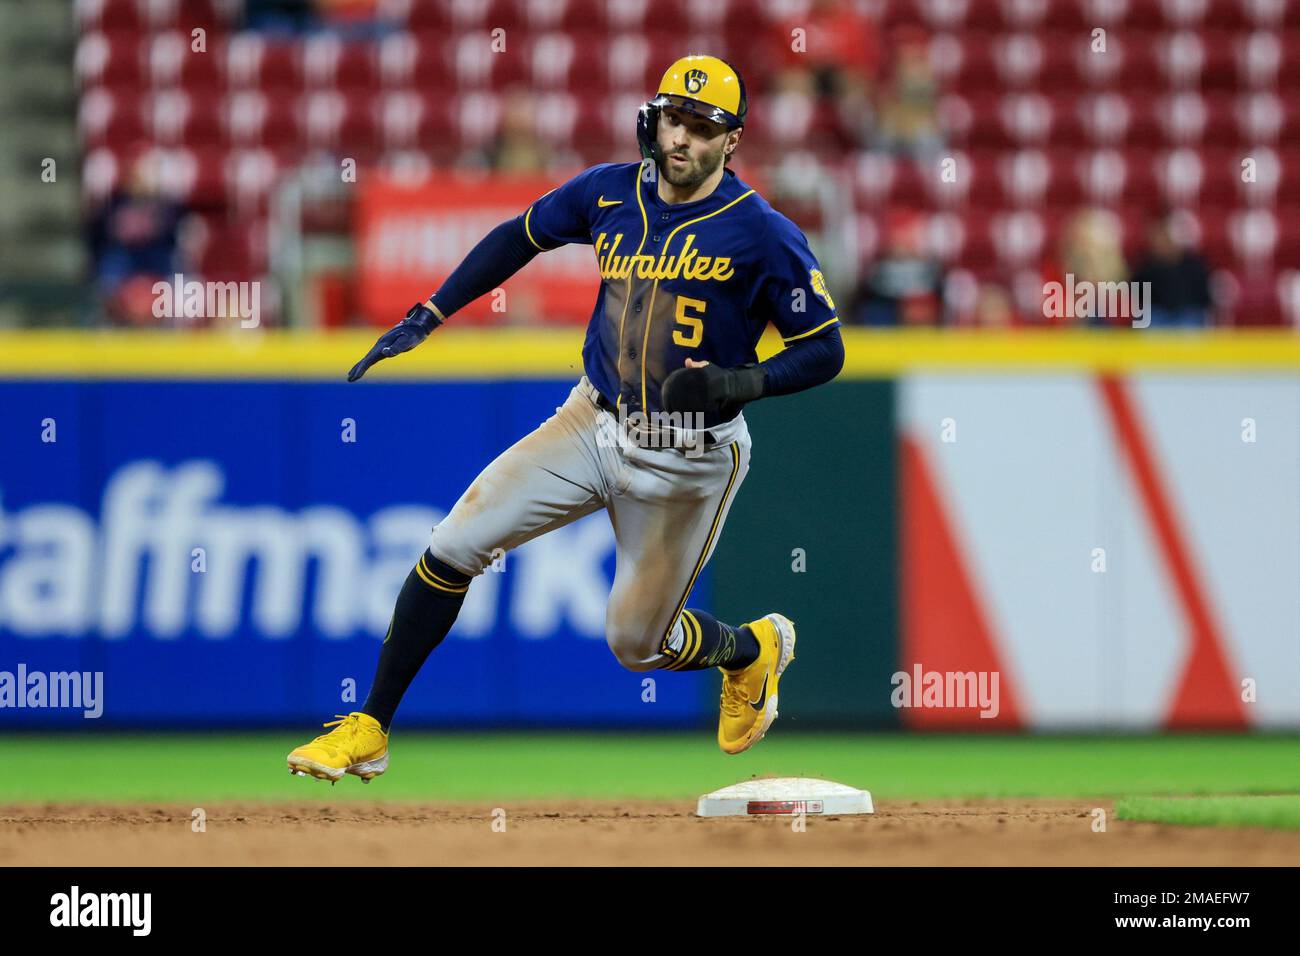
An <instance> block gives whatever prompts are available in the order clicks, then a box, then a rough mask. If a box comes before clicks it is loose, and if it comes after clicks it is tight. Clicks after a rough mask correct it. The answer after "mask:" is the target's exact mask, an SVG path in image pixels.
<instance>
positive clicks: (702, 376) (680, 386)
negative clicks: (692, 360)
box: [661, 362, 764, 414]
mask: <svg viewBox="0 0 1300 956" xmlns="http://www.w3.org/2000/svg"><path fill="white" fill-rule="evenodd" d="M763 381H764V374H763V370H762V369H761V368H759V367H758V366H756V365H755V366H750V367H748V368H720V367H719V366H717V365H714V364H713V363H712V362H710V363H709V364H708V365H703V366H700V367H699V368H679V369H677V370H676V371H675V372H673V373H672V374H671V375H669V376H668V377H667V378H666V379H664V385H663V389H662V390H661V395H662V404H663V407H664V411H666V412H704V413H706V414H707V413H710V412H725V411H727V410H728V409H729V408H730V407H731V406H733V405H736V404H743V403H745V402H751V401H753V400H754V399H756V398H760V397H762V394H763Z"/></svg>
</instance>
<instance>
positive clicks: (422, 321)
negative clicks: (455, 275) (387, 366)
mask: <svg viewBox="0 0 1300 956" xmlns="http://www.w3.org/2000/svg"><path fill="white" fill-rule="evenodd" d="M440 325H442V319H440V318H438V315H437V314H436V313H435V312H434V311H433V309H431V308H429V306H428V305H426V304H421V303H419V302H417V303H416V304H415V305H413V306H411V308H410V309H409V310H408V311H407V313H406V318H404V319H402V321H401V322H398V323H397V324H396V325H395V326H393V327H392V328H391V329H389V330H388V331H387V332H385V333H384V334H383V335H381V336H380V337H379V341H378V342H376V343H375V344H374V345H373V346H371V348H370V351H369V352H367V353H366V355H365V358H363V359H362V360H361V361H360V362H358V363H357V364H356V365H354V366H352V371H350V372H348V381H349V382H355V381H356V380H357V379H359V378H360V377H361V376H362V375H365V374H366V370H367V369H368V368H370V366H372V365H374V364H375V363H376V362H378V361H380V360H382V359H386V358H392V357H393V356H394V355H401V354H402V353H403V352H409V351H411V349H413V348H415V347H416V346H417V345H419V344H420V343H421V342H423V341H424V340H425V339H427V338H428V337H429V333H430V332H432V331H433V330H434V329H436V328H437V327H438V326H440Z"/></svg>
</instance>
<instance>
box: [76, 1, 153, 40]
mask: <svg viewBox="0 0 1300 956" xmlns="http://www.w3.org/2000/svg"><path fill="white" fill-rule="evenodd" d="M76 18H77V28H78V29H79V30H80V31H81V32H82V33H83V34H84V33H89V32H90V31H92V30H122V31H127V32H135V33H137V34H138V32H139V30H140V29H141V27H142V23H141V19H140V12H139V7H138V5H137V3H136V0H77V2H76Z"/></svg>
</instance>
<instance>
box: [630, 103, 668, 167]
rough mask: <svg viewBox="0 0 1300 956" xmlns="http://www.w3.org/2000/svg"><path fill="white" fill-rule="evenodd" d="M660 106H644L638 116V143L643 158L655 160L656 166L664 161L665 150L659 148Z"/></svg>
mask: <svg viewBox="0 0 1300 956" xmlns="http://www.w3.org/2000/svg"><path fill="white" fill-rule="evenodd" d="M660 112H661V110H660V108H659V107H658V106H654V105H652V104H650V103H644V104H642V106H641V108H640V109H639V110H637V114H636V141H637V144H638V145H639V146H640V147H641V158H642V159H652V160H654V163H655V166H656V167H657V166H659V164H660V163H661V162H662V161H663V150H661V149H660V148H659V114H660Z"/></svg>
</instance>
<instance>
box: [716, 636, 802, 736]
mask: <svg viewBox="0 0 1300 956" xmlns="http://www.w3.org/2000/svg"><path fill="white" fill-rule="evenodd" d="M748 627H749V629H750V631H751V632H752V633H753V635H754V637H755V639H756V640H757V641H758V657H757V658H755V659H754V663H752V664H750V665H749V666H748V667H746V668H744V669H743V670H738V671H729V670H726V669H722V668H719V669H720V670H722V713H721V714H720V715H719V717H718V746H719V747H721V748H722V749H723V750H724V751H726V752H727V753H729V754H738V753H741V752H743V751H745V750H748V749H749V748H750V747H752V746H754V744H756V743H758V742H759V741H760V740H762V739H763V735H764V734H765V733H767V728H769V727H771V726H772V721H774V720H776V685H777V682H778V681H780V679H781V674H782V673H784V672H785V669H786V668H787V667H789V666H790V662H791V661H792V660H794V622H793V621H791V620H790V619H789V618H787V617H783V616H781V615H780V614H768V615H766V616H764V617H761V618H759V619H758V620H757V621H753V622H751V623H750V624H749V625H748Z"/></svg>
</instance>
